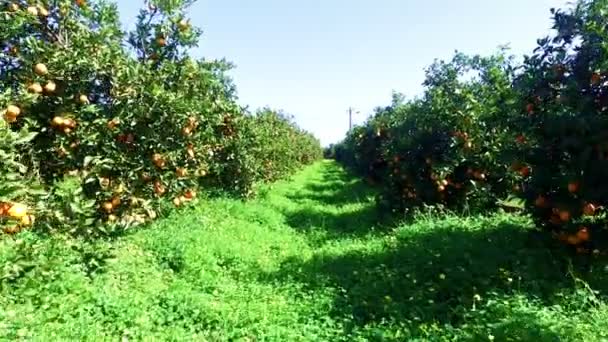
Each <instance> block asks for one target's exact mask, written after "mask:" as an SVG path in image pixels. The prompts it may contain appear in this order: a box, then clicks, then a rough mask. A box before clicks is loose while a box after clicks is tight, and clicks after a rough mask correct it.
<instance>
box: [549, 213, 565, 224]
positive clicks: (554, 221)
mask: <svg viewBox="0 0 608 342" xmlns="http://www.w3.org/2000/svg"><path fill="white" fill-rule="evenodd" d="M549 223H551V224H553V225H556V226H558V225H560V224H561V223H562V221H561V219H560V217H559V215H557V214H553V215H551V218H550V219H549Z"/></svg>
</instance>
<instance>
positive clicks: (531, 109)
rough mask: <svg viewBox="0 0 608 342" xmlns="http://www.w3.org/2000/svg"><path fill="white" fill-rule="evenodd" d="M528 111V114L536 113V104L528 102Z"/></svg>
mask: <svg viewBox="0 0 608 342" xmlns="http://www.w3.org/2000/svg"><path fill="white" fill-rule="evenodd" d="M526 112H528V114H534V104H532V103H528V104H527V105H526Z"/></svg>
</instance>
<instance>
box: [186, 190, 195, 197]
mask: <svg viewBox="0 0 608 342" xmlns="http://www.w3.org/2000/svg"><path fill="white" fill-rule="evenodd" d="M184 196H186V198H187V199H194V198H196V191H194V190H187V191H186V193H185V194H184Z"/></svg>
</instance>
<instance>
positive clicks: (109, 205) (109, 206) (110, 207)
mask: <svg viewBox="0 0 608 342" xmlns="http://www.w3.org/2000/svg"><path fill="white" fill-rule="evenodd" d="M101 208H102V209H103V210H105V212H107V213H111V212H112V210H113V209H114V205H112V202H104V203H103V204H102V205H101Z"/></svg>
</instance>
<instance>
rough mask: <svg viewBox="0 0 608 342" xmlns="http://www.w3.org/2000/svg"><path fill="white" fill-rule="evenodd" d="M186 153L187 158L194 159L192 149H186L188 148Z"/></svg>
mask: <svg viewBox="0 0 608 342" xmlns="http://www.w3.org/2000/svg"><path fill="white" fill-rule="evenodd" d="M186 153H187V154H188V157H189V158H190V159H194V149H193V148H191V147H188V148H187V149H186Z"/></svg>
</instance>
